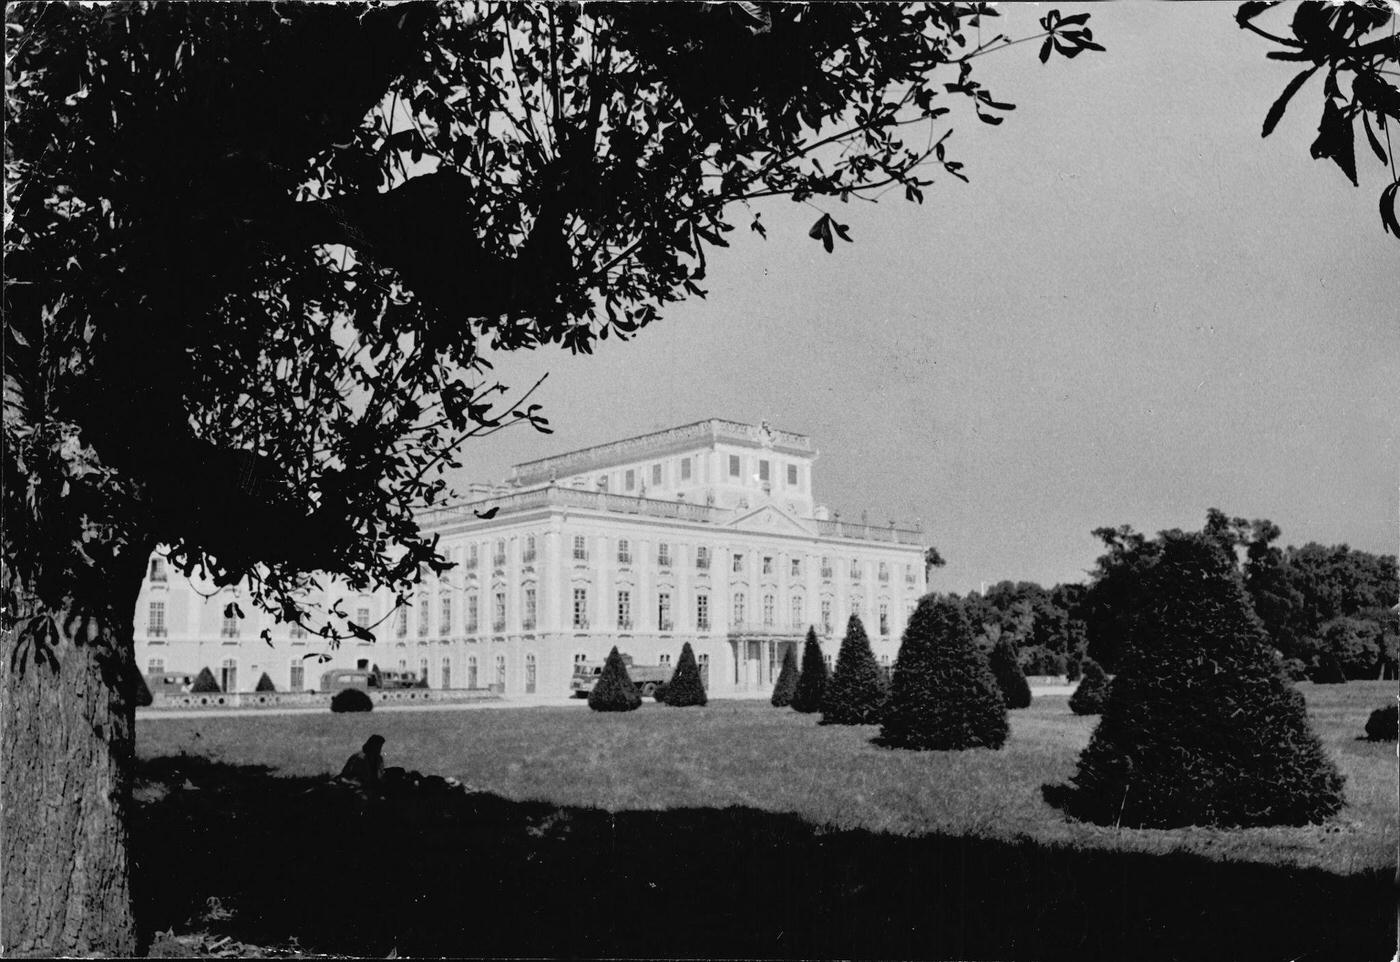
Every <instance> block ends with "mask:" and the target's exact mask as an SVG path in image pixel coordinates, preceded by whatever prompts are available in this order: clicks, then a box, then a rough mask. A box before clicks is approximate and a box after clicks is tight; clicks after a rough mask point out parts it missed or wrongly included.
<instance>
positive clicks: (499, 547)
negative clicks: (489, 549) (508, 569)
mask: <svg viewBox="0 0 1400 962" xmlns="http://www.w3.org/2000/svg"><path fill="white" fill-rule="evenodd" d="M491 564H492V566H493V567H496V568H504V567H505V566H506V543H505V542H504V541H497V542H496V550H495V552H494V553H493V554H492V555H491Z"/></svg>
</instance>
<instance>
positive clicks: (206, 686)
mask: <svg viewBox="0 0 1400 962" xmlns="http://www.w3.org/2000/svg"><path fill="white" fill-rule="evenodd" d="M190 691H192V692H195V693H196V694H200V695H205V694H212V693H214V692H220V691H223V689H222V688H220V687H219V683H218V682H217V681H215V680H214V673H213V672H212V671H210V670H209V667H208V666H207V665H206V666H205V667H203V668H201V669H199V674H198V675H197V676H196V677H195V680H194V684H193V685H191V686H190Z"/></svg>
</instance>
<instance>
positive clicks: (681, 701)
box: [665, 641, 708, 708]
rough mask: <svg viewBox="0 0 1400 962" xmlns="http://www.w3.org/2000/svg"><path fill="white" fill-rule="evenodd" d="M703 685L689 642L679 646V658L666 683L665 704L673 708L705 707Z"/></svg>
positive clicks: (705, 699)
mask: <svg viewBox="0 0 1400 962" xmlns="http://www.w3.org/2000/svg"><path fill="white" fill-rule="evenodd" d="M706 701H708V699H707V698H706V696H705V685H704V682H703V681H702V680H701V678H700V666H699V665H697V664H696V663H695V652H694V650H693V649H692V648H691V647H690V642H688V641H687V642H686V643H685V644H684V645H682V646H681V656H680V658H679V660H677V662H676V670H675V672H674V673H673V674H672V675H671V680H670V681H668V682H667V683H666V696H665V702H666V704H668V705H670V706H672V707H673V708H685V707H687V706H690V705H699V706H700V707H702V708H703V707H704V706H705V702H706Z"/></svg>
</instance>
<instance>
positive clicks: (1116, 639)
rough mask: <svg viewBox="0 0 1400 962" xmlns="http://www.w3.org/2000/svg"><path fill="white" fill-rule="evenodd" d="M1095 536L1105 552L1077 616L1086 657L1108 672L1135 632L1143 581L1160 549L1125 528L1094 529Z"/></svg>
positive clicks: (1152, 542) (1126, 526)
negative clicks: (1079, 615) (1081, 624)
mask: <svg viewBox="0 0 1400 962" xmlns="http://www.w3.org/2000/svg"><path fill="white" fill-rule="evenodd" d="M1094 536H1095V537H1096V538H1098V539H1099V540H1101V541H1102V542H1103V543H1104V546H1105V547H1106V548H1107V549H1108V550H1107V551H1106V552H1105V553H1104V554H1103V555H1101V556H1100V557H1099V559H1098V562H1097V564H1096V566H1095V569H1094V572H1093V575H1092V578H1091V581H1090V584H1089V588H1088V590H1087V591H1086V592H1085V593H1084V598H1083V602H1082V604H1081V606H1080V612H1081V615H1082V617H1083V620H1084V632H1085V641H1086V653H1087V654H1088V656H1089V657H1090V658H1092V659H1094V660H1095V661H1097V662H1098V663H1099V664H1100V665H1101V666H1103V667H1105V668H1107V669H1110V670H1111V669H1112V668H1113V666H1114V665H1115V664H1116V662H1117V660H1118V656H1119V654H1120V653H1121V650H1122V648H1123V646H1124V644H1125V643H1126V641H1127V640H1128V639H1129V638H1131V637H1132V635H1133V633H1134V631H1135V629H1136V625H1137V619H1138V616H1139V614H1140V612H1141V611H1142V598H1141V592H1142V583H1143V577H1144V575H1145V574H1146V572H1147V571H1148V569H1150V568H1151V567H1152V565H1153V564H1155V563H1156V561H1157V555H1158V553H1159V552H1160V550H1161V546H1160V544H1159V543H1158V542H1157V541H1156V540H1152V539H1149V538H1148V537H1147V536H1146V535H1143V534H1141V533H1139V532H1137V531H1134V530H1133V529H1132V528H1131V527H1130V526H1128V525H1123V526H1121V527H1118V528H1096V529H1095V530H1094Z"/></svg>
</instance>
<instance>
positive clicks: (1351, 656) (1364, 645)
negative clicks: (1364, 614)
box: [1313, 617, 1384, 681]
mask: <svg viewBox="0 0 1400 962" xmlns="http://www.w3.org/2000/svg"><path fill="white" fill-rule="evenodd" d="M1377 627H1378V626H1376V625H1375V624H1374V623H1373V622H1369V621H1363V620H1362V619H1360V618H1350V617H1342V618H1334V619H1332V620H1331V621H1329V622H1327V623H1326V624H1325V625H1323V626H1322V632H1321V637H1320V638H1319V639H1318V640H1317V642H1316V645H1315V647H1314V648H1313V651H1314V652H1315V663H1316V664H1318V665H1321V664H1322V663H1323V662H1326V663H1328V664H1329V665H1335V666H1336V670H1337V671H1340V673H1341V674H1342V676H1343V677H1344V678H1345V679H1346V680H1348V681H1351V680H1356V679H1366V678H1378V677H1380V668H1381V665H1382V662H1383V660H1384V658H1383V654H1382V651H1381V645H1380V635H1379V632H1378V631H1377V630H1376V628H1377ZM1327 674H1329V675H1330V674H1332V669H1331V668H1329V669H1328V670H1327Z"/></svg>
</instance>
